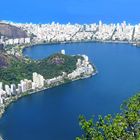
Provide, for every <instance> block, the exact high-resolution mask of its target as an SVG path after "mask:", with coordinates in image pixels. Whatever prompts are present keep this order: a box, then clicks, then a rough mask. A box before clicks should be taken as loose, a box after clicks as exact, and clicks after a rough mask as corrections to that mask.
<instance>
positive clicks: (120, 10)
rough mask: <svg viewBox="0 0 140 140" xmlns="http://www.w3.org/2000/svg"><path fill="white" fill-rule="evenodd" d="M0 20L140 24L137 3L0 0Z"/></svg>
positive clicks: (134, 0) (117, 0) (128, 0)
mask: <svg viewBox="0 0 140 140" xmlns="http://www.w3.org/2000/svg"><path fill="white" fill-rule="evenodd" d="M1 5H2V6H1V10H0V11H1V12H0V19H1V20H2V19H4V20H11V21H15V22H33V23H48V22H49V23H50V22H52V21H56V22H60V23H68V22H71V23H93V22H98V21H99V20H102V21H104V22H105V23H112V22H115V23H117V22H122V21H124V20H126V21H128V22H130V23H132V24H135V23H139V22H140V16H139V5H140V1H139V0H24V1H19V0H1Z"/></svg>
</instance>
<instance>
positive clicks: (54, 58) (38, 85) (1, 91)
mask: <svg viewBox="0 0 140 140" xmlns="http://www.w3.org/2000/svg"><path fill="white" fill-rule="evenodd" d="M93 74H96V69H95V67H94V66H93V65H92V64H91V63H90V62H89V59H88V56H86V55H76V56H71V55H66V54H65V50H62V51H61V52H60V53H56V54H53V55H51V56H49V57H48V58H46V59H43V60H38V61H34V60H31V59H29V58H24V57H17V56H15V55H9V54H7V52H6V51H5V50H1V51H0V116H2V114H3V113H4V111H5V109H6V107H7V106H8V105H9V104H10V103H11V102H13V101H16V100H17V99H18V98H21V97H23V96H26V95H30V94H32V93H36V92H38V91H41V90H44V89H47V88H51V87H54V86H58V85H60V84H64V83H67V82H71V81H74V80H78V79H83V78H87V77H90V76H92V75H93Z"/></svg>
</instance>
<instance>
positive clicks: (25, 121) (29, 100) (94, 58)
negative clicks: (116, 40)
mask: <svg viewBox="0 0 140 140" xmlns="http://www.w3.org/2000/svg"><path fill="white" fill-rule="evenodd" d="M62 49H65V50H66V53H67V54H86V55H88V56H89V59H90V60H91V62H92V63H94V64H95V65H96V67H97V70H98V72H99V73H98V74H97V75H95V76H93V77H92V78H88V79H84V80H79V81H75V82H71V83H68V84H65V85H61V86H58V87H55V88H52V89H48V90H45V91H42V92H39V93H38V94H34V95H31V96H28V97H24V98H22V99H20V100H18V101H17V102H15V103H12V104H11V105H10V106H9V107H8V109H7V111H6V112H5V114H4V116H3V117H2V118H1V119H0V135H2V137H3V138H4V139H5V140H25V139H26V140H38V139H40V140H73V139H74V138H75V137H76V136H79V135H80V134H81V130H80V127H79V125H78V116H79V115H80V114H83V115H85V116H86V117H87V118H90V117H92V115H95V116H97V115H99V114H101V115H106V114H108V113H111V114H114V113H117V112H119V107H120V104H121V103H122V102H123V100H126V99H128V98H129V97H130V96H132V95H133V94H134V93H136V92H138V91H140V74H139V73H140V49H139V48H136V47H133V46H131V45H129V44H111V43H110V44H109V43H72V44H59V45H38V46H33V47H30V48H26V49H25V50H24V52H23V53H24V55H26V56H29V57H31V58H32V59H35V60H37V59H42V58H45V57H47V56H49V55H51V54H53V53H56V52H60V51H61V50H62Z"/></svg>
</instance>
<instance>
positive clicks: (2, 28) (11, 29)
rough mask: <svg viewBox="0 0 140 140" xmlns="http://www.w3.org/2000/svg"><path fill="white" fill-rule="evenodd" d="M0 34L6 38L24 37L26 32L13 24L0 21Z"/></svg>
mask: <svg viewBox="0 0 140 140" xmlns="http://www.w3.org/2000/svg"><path fill="white" fill-rule="evenodd" d="M0 36H4V37H7V38H9V39H10V38H12V39H14V38H26V37H27V34H26V32H25V31H23V30H22V29H20V28H18V27H15V26H13V25H9V24H6V23H0Z"/></svg>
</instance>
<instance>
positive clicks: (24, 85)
mask: <svg viewBox="0 0 140 140" xmlns="http://www.w3.org/2000/svg"><path fill="white" fill-rule="evenodd" d="M21 89H22V92H26V91H27V86H26V82H25V81H23V80H21Z"/></svg>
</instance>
